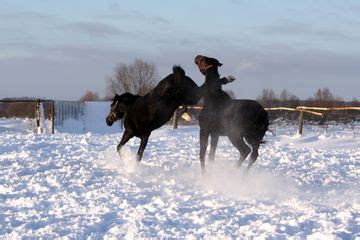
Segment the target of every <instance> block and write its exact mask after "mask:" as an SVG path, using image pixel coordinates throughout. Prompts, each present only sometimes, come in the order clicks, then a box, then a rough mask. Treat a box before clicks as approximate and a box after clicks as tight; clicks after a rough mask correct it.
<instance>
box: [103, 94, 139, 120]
mask: <svg viewBox="0 0 360 240" xmlns="http://www.w3.org/2000/svg"><path fill="white" fill-rule="evenodd" d="M138 97H139V96H138V95H133V94H131V93H124V94H122V95H117V94H116V95H115V97H114V99H113V101H112V103H111V108H110V113H109V115H108V116H107V117H106V124H107V125H108V126H111V125H113V123H114V122H115V121H117V120H121V119H122V118H123V117H124V116H125V112H126V109H127V106H128V105H129V104H131V103H133V102H134V101H135V100H136V99H137V98H138Z"/></svg>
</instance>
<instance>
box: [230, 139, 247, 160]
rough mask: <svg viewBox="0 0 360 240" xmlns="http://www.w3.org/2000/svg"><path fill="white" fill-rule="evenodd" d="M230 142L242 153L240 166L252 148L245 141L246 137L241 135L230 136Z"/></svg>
mask: <svg viewBox="0 0 360 240" xmlns="http://www.w3.org/2000/svg"><path fill="white" fill-rule="evenodd" d="M229 139H230V142H231V143H232V144H233V145H234V146H235V147H236V148H237V150H238V151H239V153H240V158H239V161H238V164H237V166H238V167H240V166H241V165H242V163H243V162H244V161H245V160H246V158H247V156H248V155H249V154H250V152H251V148H250V147H249V146H248V145H247V144H246V143H245V141H244V139H243V138H242V137H241V136H237V137H231V136H229Z"/></svg>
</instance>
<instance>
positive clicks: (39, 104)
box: [0, 99, 55, 134]
mask: <svg viewBox="0 0 360 240" xmlns="http://www.w3.org/2000/svg"><path fill="white" fill-rule="evenodd" d="M0 103H7V104H15V103H33V104H34V116H35V122H36V128H37V131H38V133H42V132H44V127H45V125H44V124H45V119H46V116H45V110H44V103H49V104H50V116H49V118H50V120H51V133H52V134H54V132H55V122H54V116H55V106H54V101H52V100H42V99H7V100H4V99H3V100H0Z"/></svg>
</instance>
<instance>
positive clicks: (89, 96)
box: [80, 90, 100, 102]
mask: <svg viewBox="0 0 360 240" xmlns="http://www.w3.org/2000/svg"><path fill="white" fill-rule="evenodd" d="M99 100H100V98H99V95H98V94H97V93H96V92H92V91H89V90H88V91H86V93H85V94H84V95H83V96H82V97H81V98H80V101H88V102H89V101H99Z"/></svg>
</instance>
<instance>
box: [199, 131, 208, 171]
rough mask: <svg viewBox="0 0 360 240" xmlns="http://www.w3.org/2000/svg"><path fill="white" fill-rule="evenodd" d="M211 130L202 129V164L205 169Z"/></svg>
mask: <svg viewBox="0 0 360 240" xmlns="http://www.w3.org/2000/svg"><path fill="white" fill-rule="evenodd" d="M208 139H209V131H208V130H205V129H203V128H201V129H200V164H201V168H202V170H205V153H206V148H207V145H208Z"/></svg>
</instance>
